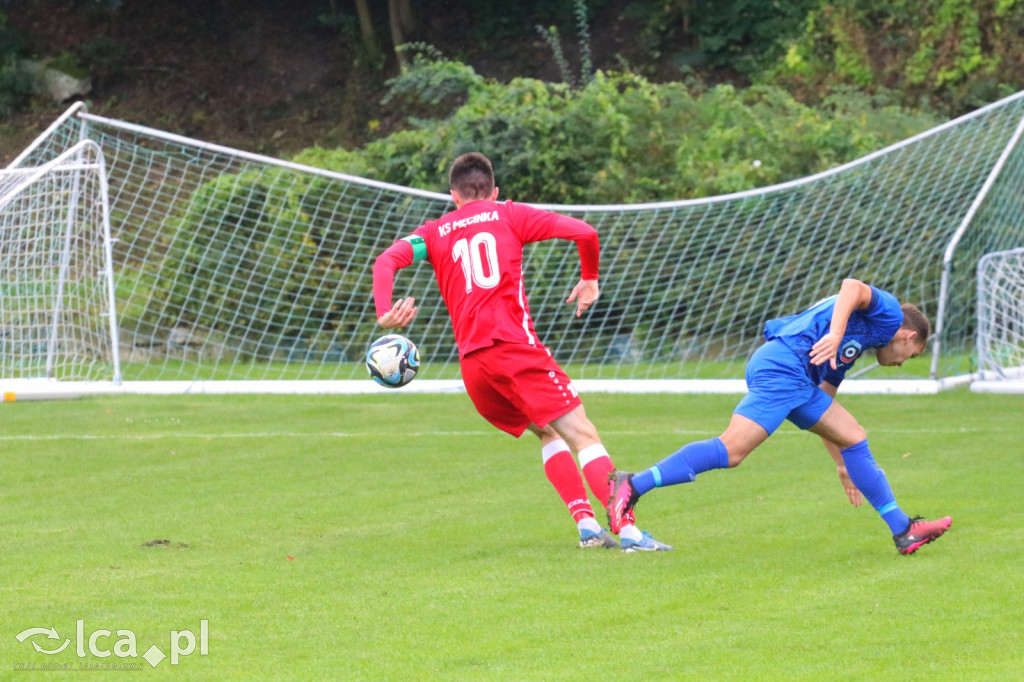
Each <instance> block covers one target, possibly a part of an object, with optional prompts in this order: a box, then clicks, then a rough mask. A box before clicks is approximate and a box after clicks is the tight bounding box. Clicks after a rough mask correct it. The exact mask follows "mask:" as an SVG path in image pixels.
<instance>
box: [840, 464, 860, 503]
mask: <svg viewBox="0 0 1024 682" xmlns="http://www.w3.org/2000/svg"><path fill="white" fill-rule="evenodd" d="M836 472H837V473H838V474H839V482H840V483H842V484H843V490H845V491H846V496H847V497H848V498H849V499H850V504H852V505H853V506H854V507H859V506H860V505H861V503H863V502H864V498H863V497H861V494H860V491H859V490H857V486H855V485H854V484H853V481H851V480H850V474H849V473H847V471H846V467H844V466H842V465H840V466H837V467H836Z"/></svg>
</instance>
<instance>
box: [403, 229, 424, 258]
mask: <svg viewBox="0 0 1024 682" xmlns="http://www.w3.org/2000/svg"><path fill="white" fill-rule="evenodd" d="M402 241H406V242H409V245H410V246H411V247H412V262H413V263H416V262H419V261H421V260H423V259H424V258H426V257H427V243H426V242H425V241H423V237H421V236H419V235H418V234H410V235H409V236H408V237H402Z"/></svg>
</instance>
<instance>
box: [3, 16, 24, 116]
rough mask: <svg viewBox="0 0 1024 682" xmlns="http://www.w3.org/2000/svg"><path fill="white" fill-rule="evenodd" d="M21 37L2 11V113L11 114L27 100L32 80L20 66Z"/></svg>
mask: <svg viewBox="0 0 1024 682" xmlns="http://www.w3.org/2000/svg"><path fill="white" fill-rule="evenodd" d="M20 49H21V39H20V38H19V37H18V35H17V34H15V33H14V32H13V31H12V30H11V29H10V28H8V26H7V16H6V15H5V14H4V13H3V12H2V11H0V115H6V114H9V113H10V112H11V111H13V110H14V109H16V108H17V107H18V106H20V105H21V104H22V102H24V101H25V99H26V98H27V96H28V93H29V92H30V90H31V82H30V79H29V78H28V76H27V75H26V74H24V73H23V72H22V71H21V70H20V69H19V68H18V53H19V50H20Z"/></svg>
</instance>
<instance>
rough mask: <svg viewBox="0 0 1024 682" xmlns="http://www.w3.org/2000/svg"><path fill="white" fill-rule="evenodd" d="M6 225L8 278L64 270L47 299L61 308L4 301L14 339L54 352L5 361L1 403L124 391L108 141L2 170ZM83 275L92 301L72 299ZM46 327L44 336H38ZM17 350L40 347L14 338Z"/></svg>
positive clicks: (2, 246)
mask: <svg viewBox="0 0 1024 682" xmlns="http://www.w3.org/2000/svg"><path fill="white" fill-rule="evenodd" d="M34 190H38V192H37V193H34ZM0 229H3V230H6V231H8V233H7V234H2V235H0V254H2V256H3V263H4V265H5V266H6V268H5V269H6V270H7V271H6V272H5V273H4V275H3V276H4V277H5V279H6V280H7V281H8V282H11V281H12V280H15V279H16V278H17V274H16V273H18V272H19V268H20V267H28V268H32V269H37V268H39V267H40V263H42V264H43V271H44V272H50V270H51V269H53V270H56V273H50V274H49V275H47V277H45V278H44V279H43V280H40V281H45V282H47V283H48V284H47V285H46V286H47V287H49V288H52V291H50V290H49V288H48V289H47V296H44V297H42V298H43V302H44V303H46V302H49V303H51V304H52V309H49V310H44V311H34V310H26V309H25V304H24V302H23V301H22V300H21V299H22V298H23V297H22V296H20V295H17V294H13V295H12V296H10V298H8V299H7V300H5V301H4V303H3V306H2V308H3V310H2V314H3V317H2V320H3V321H4V322H5V323H6V322H7V321H8V319H10V320H12V322H11V324H12V330H13V331H12V334H13V333H14V332H15V331H16V332H17V333H18V335H19V336H25V335H28V336H29V337H37V336H40V335H42V336H44V337H45V339H46V340H45V352H43V351H42V350H41V349H37V348H33V350H31V351H30V353H31V354H30V355H28V356H27V357H28V358H34V357H42V356H45V360H31V361H28V362H26V363H24V364H26V367H25V368H24V369H22V370H18V368H17V367H12V366H9V365H8V363H7V362H5V363H4V370H5V371H4V372H3V374H2V375H0V395H2V401H3V402H13V401H16V400H32V399H54V398H62V397H78V396H81V395H92V394H96V393H109V392H120V391H121V390H122V389H121V372H120V358H119V354H118V341H117V339H118V325H117V308H116V301H115V292H114V268H113V255H112V251H111V229H110V207H109V190H108V187H107V174H106V169H105V167H104V163H103V152H102V150H101V149H100V147H99V145H98V144H96V143H95V142H93V141H91V140H83V141H81V142H79V143H77V144H75V145H74V146H72V147H71V148H70V149H68V150H67V151H65V152H63V153H61V154H59V155H58V156H57V157H56V158H54V159H53V160H51V161H48V162H47V163H44V164H42V165H40V166H38V167H19V166H12V167H11V168H8V169H0ZM41 230H42V231H44V234H42V235H40V231H41ZM47 231H48V232H47ZM23 235H24V238H21V237H22V236H23ZM83 242H84V243H85V244H86V246H84V248H83V247H82V246H81V245H82V244H83ZM83 251H84V252H85V253H82V252H83ZM79 259H82V262H78V261H79ZM77 277H84V278H85V280H86V283H85V284H84V285H81V288H82V289H84V290H85V292H86V296H85V297H84V298H83V297H82V296H74V297H72V296H71V295H70V292H71V291H72V290H73V289H76V288H78V286H79V282H78V281H77V279H72V278H77ZM12 286H14V287H17V286H18V285H17V284H12ZM30 300H33V299H32V298H30ZM86 305H87V306H89V307H88V308H87V309H79V308H76V307H75V306H86ZM47 318H48V321H46V322H45V323H44V322H43V320H46V319H47ZM15 324H16V325H17V326H16V327H15V326H14V325H15ZM44 324H45V332H41V331H35V332H34V331H32V330H33V329H42V328H43V325H44ZM5 334H6V330H5ZM12 345H13V346H14V347H18V348H20V347H24V346H27V345H31V346H36V345H38V344H26V343H25V342H24V341H19V340H18V339H15V340H14V341H13V342H12ZM58 359H60V362H58ZM66 377H70V379H66Z"/></svg>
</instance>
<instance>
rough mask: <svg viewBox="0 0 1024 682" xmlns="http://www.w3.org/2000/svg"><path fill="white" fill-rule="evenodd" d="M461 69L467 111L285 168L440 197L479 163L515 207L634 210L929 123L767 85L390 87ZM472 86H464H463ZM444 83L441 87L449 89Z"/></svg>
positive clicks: (447, 68)
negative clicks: (634, 205)
mask: <svg viewBox="0 0 1024 682" xmlns="http://www.w3.org/2000/svg"><path fill="white" fill-rule="evenodd" d="M453 69H458V70H459V73H461V74H462V76H461V77H460V80H459V81H458V82H459V83H460V87H465V88H466V90H465V94H464V97H465V103H464V104H463V105H462V106H461V107H459V108H458V109H457V110H455V111H454V112H452V113H451V114H450V115H449V116H447V117H444V118H440V119H436V120H427V121H418V123H419V126H420V127H419V128H417V129H414V130H406V131H403V132H400V133H397V134H394V135H391V136H389V137H387V138H384V139H381V140H376V141H374V142H371V143H370V144H368V145H367V146H366V147H365V148H364V149H362V150H337V151H328V150H323V149H313V150H307V151H306V152H303V153H302V154H300V155H299V156H298V157H296V160H297V161H299V162H301V163H306V164H309V165H313V166H318V167H322V168H327V169H330V170H336V171H341V172H347V173H352V174H366V175H368V176H369V177H372V178H375V179H380V180H385V181H388V182H393V183H396V184H402V185H409V186H413V187H419V188H423V189H431V190H439V189H442V188H443V178H444V173H445V171H446V169H447V166H448V164H449V163H450V162H451V161H452V159H454V158H455V157H456V156H458V155H459V154H461V153H463V152H466V151H470V150H481V151H484V152H485V153H487V154H488V156H489V157H490V158H491V159H492V161H493V162H494V163H495V170H496V173H497V175H498V180H499V186H500V187H501V189H502V193H503V196H506V197H510V198H515V199H518V200H521V201H522V200H525V201H536V202H547V203H561V204H576V203H587V204H591V203H631V202H643V201H664V200H671V199H681V198H686V197H698V196H709V195H714V194H724V193H729V192H736V191H741V190H746V189H751V188H754V187H759V186H764V185H768V184H773V183H777V182H782V181H785V180H791V179H794V178H797V177H801V176H804V175H809V174H812V173H816V172H819V171H822V170H825V169H827V168H830V167H833V166H835V165H837V164H840V163H844V162H846V161H850V160H852V159H855V158H857V157H859V156H863V155H865V154H867V153H870V152H872V151H875V150H877V149H879V148H880V147H883V146H885V145H887V144H890V143H893V142H896V141H898V140H900V139H903V138H904V137H907V136H909V135H911V134H914V133H917V132H920V131H921V130H924V129H926V128H927V127H929V126H930V125H932V124H934V123H935V121H934V120H933V119H932V118H930V117H928V116H924V115H915V114H913V113H911V112H908V111H906V110H903V109H900V108H898V107H895V106H892V105H891V104H890V103H889V102H887V101H886V100H885V99H884V97H880V96H879V97H871V96H868V95H863V94H858V93H857V92H855V91H852V90H843V91H840V92H837V93H836V94H835V95H834V96H831V97H829V98H828V99H827V100H826V101H825V102H824V103H823V105H822V106H821V107H820V108H819V109H811V108H809V107H807V106H805V105H802V104H800V103H799V102H797V101H796V100H795V99H793V98H792V97H791V96H789V95H788V94H787V93H786V92H785V91H783V90H781V89H779V88H776V87H772V86H758V87H755V88H751V89H748V90H737V89H735V88H733V87H731V86H726V85H723V86H718V87H715V88H711V89H710V90H707V91H705V92H699V91H698V92H691V91H690V90H689V89H687V88H686V87H685V86H684V85H683V84H680V83H664V84H655V83H652V82H650V81H648V80H646V79H644V78H642V77H640V76H637V75H634V74H628V73H609V74H605V73H602V72H598V73H596V74H595V77H594V79H593V80H592V81H591V82H590V83H589V84H587V85H586V86H585V87H584V88H582V89H579V90H573V89H572V88H571V87H569V86H568V85H565V84H552V83H545V82H542V81H539V80H535V79H527V78H518V79H515V80H513V81H512V82H510V83H508V84H507V85H506V84H498V83H494V82H488V81H485V80H483V79H481V78H479V77H471V76H469V75H467V74H471V73H472V69H471V68H470V67H468V66H465V65H461V66H459V67H456V66H455V63H453V62H439V63H420V64H418V65H416V66H414V68H412V69H410V70H409V71H408V72H407V73H405V74H403V75H402V76H400V77H399V78H397V79H396V80H395V81H394V82H393V85H392V88H393V90H394V91H398V90H400V91H401V92H402V93H403V95H404V96H415V92H416V91H417V90H416V89H417V88H418V87H419V88H425V89H426V90H427V93H428V94H427V95H424V96H423V97H424V98H427V99H428V101H429V99H430V98H431V95H430V94H429V93H431V92H434V91H435V90H434V89H433V88H435V85H434V84H435V83H436V82H437V74H438V73H443V74H447V73H449V72H451V71H452V70H453ZM473 75H475V74H473ZM445 82H452V81H451V80H449V81H445Z"/></svg>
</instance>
